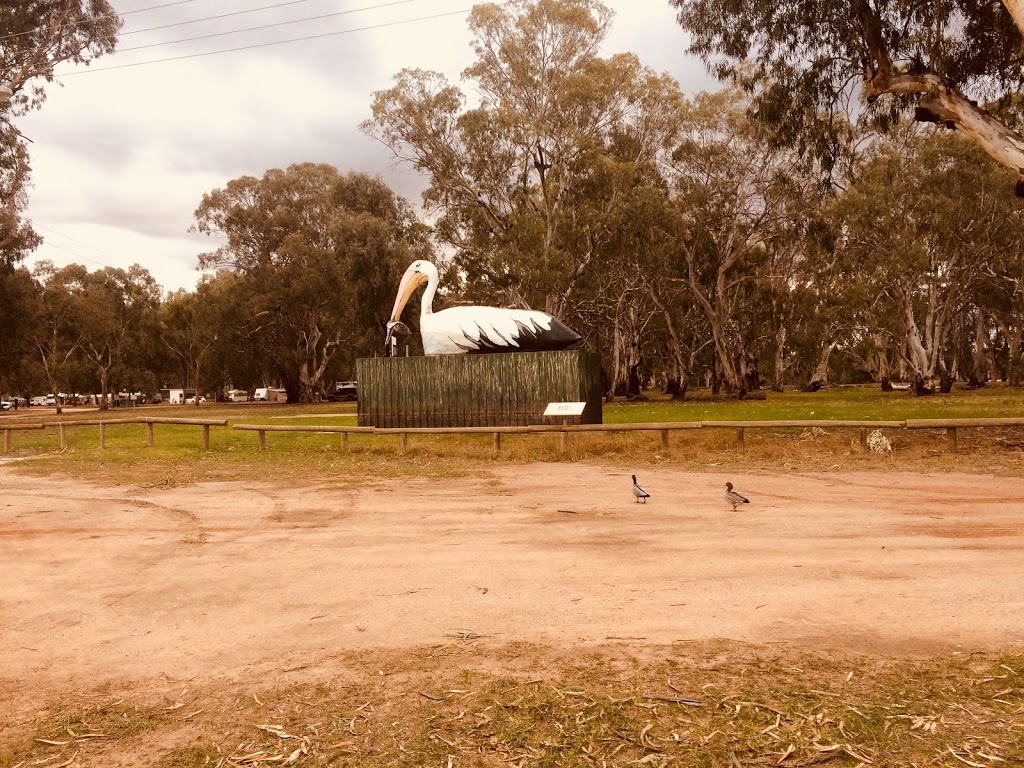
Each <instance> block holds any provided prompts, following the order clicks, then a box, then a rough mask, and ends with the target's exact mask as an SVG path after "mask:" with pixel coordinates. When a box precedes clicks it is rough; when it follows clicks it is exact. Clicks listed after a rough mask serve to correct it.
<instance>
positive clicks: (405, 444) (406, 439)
mask: <svg viewBox="0 0 1024 768" xmlns="http://www.w3.org/2000/svg"><path fill="white" fill-rule="evenodd" d="M399 437H401V438H402V453H405V452H406V451H407V450H409V433H408V432H403V433H402V434H401V435H399Z"/></svg>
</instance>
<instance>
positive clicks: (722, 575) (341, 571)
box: [0, 463, 1024, 764]
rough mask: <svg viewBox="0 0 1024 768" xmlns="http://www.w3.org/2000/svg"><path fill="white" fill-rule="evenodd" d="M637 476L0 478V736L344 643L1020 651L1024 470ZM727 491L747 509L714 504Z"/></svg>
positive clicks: (326, 665)
mask: <svg viewBox="0 0 1024 768" xmlns="http://www.w3.org/2000/svg"><path fill="white" fill-rule="evenodd" d="M629 473H630V471H629V470H626V469H617V468H610V467H608V466H606V465H596V464H589V463H581V464H568V463H556V464H535V465H528V466H507V467H500V466H499V467H495V468H493V469H490V470H488V471H487V472H486V474H482V475H480V476H478V477H475V478H463V479H458V480H401V479H399V480H386V481H375V480H373V479H372V478H368V479H366V480H364V481H358V482H356V481H349V480H339V481H337V482H328V483H324V484H322V485H319V486H317V487H294V486H283V485H276V484H274V483H270V482H268V483H266V484H262V485H259V486H254V487H253V486H246V485H242V484H227V483H225V484H211V483H206V484H200V485H194V486H188V487H181V488H175V487H153V488H140V487H127V488H108V487H100V486H95V485H90V484H88V483H82V482H76V481H72V480H67V479H60V478H38V477H31V476H27V475H22V474H18V473H16V472H14V471H12V470H11V469H10V468H0V483H2V486H3V489H4V493H3V496H2V499H0V584H2V585H3V589H2V591H0V689H3V690H4V692H5V695H4V697H3V699H2V701H0V718H2V720H3V721H5V722H6V723H7V727H9V728H11V730H9V731H8V732H7V734H6V735H5V732H4V728H0V743H2V742H3V741H4V740H5V739H6V738H8V737H9V736H11V735H12V734H14V733H16V732H18V728H19V727H21V728H22V729H23V728H24V727H25V724H26V723H29V722H30V721H31V720H32V717H33V715H32V713H33V712H38V711H41V710H42V709H45V708H46V707H48V706H56V705H57V703H59V702H65V703H66V702H67V701H68V700H69V699H71V698H74V697H76V696H77V697H82V696H87V695H93V694H94V693H95V692H97V691H124V690H136V691H144V690H153V691H167V690H169V684H168V683H167V681H169V680H173V681H183V680H184V681H190V682H189V685H191V686H192V687H193V688H196V687H203V686H207V687H208V688H211V690H212V688H215V687H217V686H221V691H222V692H223V690H230V689H231V688H232V687H233V686H239V687H240V688H244V687H245V686H247V685H250V684H251V683H253V682H254V681H259V682H260V683H261V684H262V685H291V684H295V683H299V682H303V681H305V682H322V681H325V680H326V681H329V680H332V679H336V676H337V675H339V674H343V672H344V670H345V669H350V668H351V666H352V658H353V657H352V654H353V653H354V652H355V653H365V654H367V658H370V657H373V658H380V656H379V654H386V655H387V658H388V659H390V661H389V663H390V664H391V667H392V668H399V667H401V662H400V661H398V660H399V659H401V658H402V656H403V655H410V658H411V654H412V653H413V652H414V650H415V649H422V648H430V647H446V646H449V645H452V644H456V645H457V644H459V643H462V642H465V641H467V640H473V641H475V642H474V644H473V647H474V648H475V649H478V650H479V651H480V653H481V657H483V656H487V655H488V654H489V655H490V656H491V661H490V662H489V663H492V664H494V665H497V666H501V665H502V664H503V662H502V660H501V659H502V658H503V657H504V656H503V654H505V653H506V651H505V650H503V649H507V648H508V647H510V644H515V643H518V642H526V643H530V644H536V646H537V647H543V648H546V649H552V652H554V653H556V654H558V653H569V654H571V653H573V652H574V649H579V648H581V647H583V648H587V649H589V650H591V651H592V650H594V649H598V650H600V649H601V648H602V647H607V646H608V645H609V644H616V643H619V644H621V643H628V644H629V648H630V649H631V651H635V652H636V653H639V654H641V655H642V654H643V653H644V651H643V649H644V648H648V649H653V650H651V652H652V653H654V654H655V655H657V654H658V653H661V652H662V651H661V650H659V649H663V648H666V647H671V646H673V644H676V645H677V646H678V645H679V644H681V643H683V644H686V645H687V646H688V647H692V645H693V643H699V642H704V641H708V642H710V641H718V640H728V641H737V642H742V643H749V644H755V645H756V646H759V647H760V646H765V645H775V646H777V647H783V648H786V649H790V650H792V649H795V650H797V651H799V650H801V649H815V650H817V649H825V650H829V649H831V650H835V651H836V652H839V653H847V654H848V653H850V652H856V653H866V654H873V655H876V656H877V655H884V656H891V657H898V656H906V655H908V654H909V655H914V654H917V655H928V654H948V653H956V652H963V653H970V652H974V651H981V652H986V653H1010V654H1018V653H1020V652H1021V651H1022V650H1024V567H1022V566H1021V555H1022V552H1024V501H1022V500H1024V479H1021V478H1005V477H1003V478H994V477H987V476H973V475H952V474H944V475H939V474H936V475H911V474H893V473H868V472H865V473H835V474H828V473H821V474H810V473H807V474H785V475H768V474H763V475H761V474H758V475H737V474H733V475H730V476H728V477H726V476H724V475H721V476H720V475H717V474H698V473H692V472H683V471H679V470H675V469H666V468H658V469H654V470H651V471H650V472H649V473H647V474H646V475H642V476H641V477H640V481H641V482H642V483H643V484H644V485H645V486H646V487H647V488H648V490H650V491H651V493H652V495H653V498H652V499H651V501H650V502H649V503H647V504H646V505H645V504H636V503H634V502H633V499H632V496H631V494H630V480H629ZM726 480H731V481H733V482H734V483H735V484H736V487H737V490H739V491H740V492H742V493H744V494H746V495H748V496H749V497H750V498H751V499H752V501H753V503H752V504H750V505H744V507H742V508H741V509H740V510H738V511H737V512H736V513H733V512H731V511H730V510H729V508H728V506H727V505H726V504H725V502H724V500H723V499H722V492H723V491H724V487H723V486H724V483H725V481H726ZM374 654H377V656H374ZM614 655H615V653H614V652H612V654H611V656H614ZM372 663H373V662H371V665H372ZM452 663H453V664H455V665H457V664H459V663H461V660H459V659H456V660H454V661H453V662H452ZM168 738H170V737H168ZM171 740H172V741H173V738H172V739H171ZM81 759H82V758H79V760H81ZM111 761H112V757H111V755H110V754H108V755H107V756H106V758H105V762H103V761H101V762H102V764H115V763H114V762H111ZM130 763H131V761H130V760H129V761H128V762H127V763H126V764H130ZM77 764H85V763H77ZM96 764H101V763H96ZM181 764H186V763H184V762H183V763H181ZM197 764H202V763H201V761H200V762H199V763H197ZM481 764H483V763H481ZM580 764H584V763H580ZM597 764H600V763H597Z"/></svg>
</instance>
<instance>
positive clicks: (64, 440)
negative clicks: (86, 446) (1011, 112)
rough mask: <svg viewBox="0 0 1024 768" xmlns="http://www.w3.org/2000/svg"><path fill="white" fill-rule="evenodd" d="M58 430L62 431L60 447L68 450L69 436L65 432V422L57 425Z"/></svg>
mask: <svg viewBox="0 0 1024 768" xmlns="http://www.w3.org/2000/svg"><path fill="white" fill-rule="evenodd" d="M57 432H58V433H60V449H61V450H62V451H63V450H66V449H67V447H68V436H67V434H66V433H65V432H64V425H63V424H59V425H57Z"/></svg>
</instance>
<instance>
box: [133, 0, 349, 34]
mask: <svg viewBox="0 0 1024 768" xmlns="http://www.w3.org/2000/svg"><path fill="white" fill-rule="evenodd" d="M308 2H309V0H286V2H283V3H274V4H273V5H263V6H260V7H259V8H247V9H245V10H243V11H232V12H231V13H221V14H218V15H217V16H204V17H203V18H201V19H191V20H189V21H176V22H174V23H173V24H164V25H162V26H159V27H147V28H146V29H134V30H132V31H131V32H122V33H121V37H125V36H127V35H138V34H141V33H142V32H155V31H156V30H158V29H170V28H171V27H183V26H185V25H186V24H198V23H200V22H202V21H213V20H215V19H226V18H228V17H229V16H242V15H244V14H246V13H256V12H257V11H270V10H273V9H274V8H284V7H285V6H289V5H299V4H300V3H308ZM357 10H363V9H357Z"/></svg>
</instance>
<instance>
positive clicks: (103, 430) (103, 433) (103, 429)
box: [100, 421, 107, 450]
mask: <svg viewBox="0 0 1024 768" xmlns="http://www.w3.org/2000/svg"><path fill="white" fill-rule="evenodd" d="M106 447H107V425H106V424H104V423H103V422H102V421H101V422H100V450H103V449H104V448H106Z"/></svg>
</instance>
